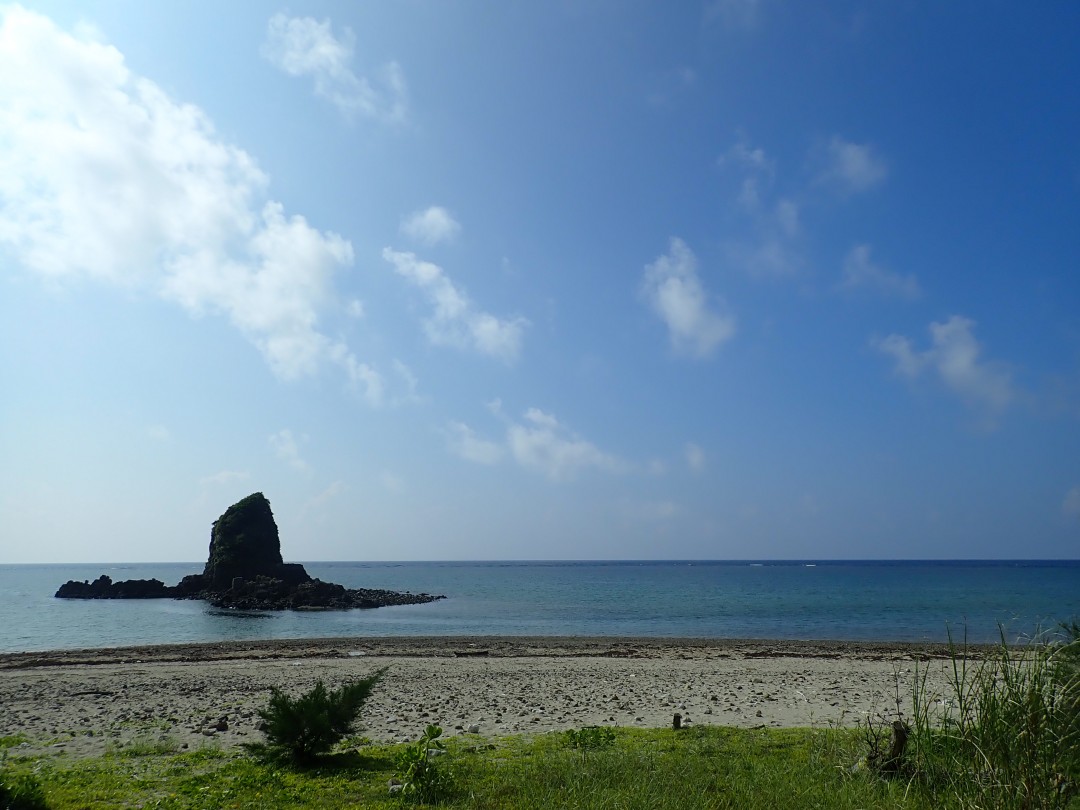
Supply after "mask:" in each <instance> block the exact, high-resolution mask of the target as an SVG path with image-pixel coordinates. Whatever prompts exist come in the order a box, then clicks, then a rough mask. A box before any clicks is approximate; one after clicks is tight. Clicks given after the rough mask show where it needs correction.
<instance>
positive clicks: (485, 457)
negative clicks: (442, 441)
mask: <svg viewBox="0 0 1080 810" xmlns="http://www.w3.org/2000/svg"><path fill="white" fill-rule="evenodd" d="M445 433H446V446H447V449H449V450H450V452H451V453H453V454H454V455H455V456H457V457H458V458H462V459H464V460H465V461H472V462H474V463H475V464H487V465H491V464H498V463H499V462H500V461H502V459H503V457H504V456H505V455H506V451H505V448H504V447H503V446H502V445H501V444H499V443H498V442H493V441H490V440H488V439H484V438H481V437H480V436H477V435H476V432H475V431H474V430H473V429H472V428H470V427H469V426H468V425H466V424H464V423H463V422H451V423H450V424H449V425H447V426H446V432H445Z"/></svg>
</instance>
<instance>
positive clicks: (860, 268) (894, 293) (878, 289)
mask: <svg viewBox="0 0 1080 810" xmlns="http://www.w3.org/2000/svg"><path fill="white" fill-rule="evenodd" d="M839 288H840V289H841V290H845V291H849V292H850V291H855V290H867V291H869V292H874V293H877V294H878V295H883V296H888V297H892V298H902V299H905V300H908V301H913V300H915V299H916V298H918V297H919V296H920V295H922V289H921V288H920V287H919V280H918V279H917V278H915V276H914V275H913V274H910V273H909V274H908V275H901V274H899V273H894V272H893V271H892V270H889V269H888V268H885V267H882V266H881V265H880V264H876V263H875V262H873V261H871V259H870V246H869V245H856V246H855V247H853V248H852V249H851V250H850V251H848V255H847V257H846V258H845V259H844V278H843V280H842V281H841V282H840V285H839Z"/></svg>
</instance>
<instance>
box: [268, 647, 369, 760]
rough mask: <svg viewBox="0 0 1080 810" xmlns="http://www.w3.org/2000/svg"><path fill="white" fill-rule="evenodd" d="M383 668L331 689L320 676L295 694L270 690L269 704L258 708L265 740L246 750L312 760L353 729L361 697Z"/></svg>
mask: <svg viewBox="0 0 1080 810" xmlns="http://www.w3.org/2000/svg"><path fill="white" fill-rule="evenodd" d="M385 671H386V670H385V669H381V670H379V671H378V672H376V673H374V674H373V675H370V676H368V677H367V678H361V679H360V680H358V681H354V682H353V683H348V684H345V685H344V686H342V687H340V688H338V689H334V690H328V689H327V688H326V685H325V684H323V682H322V681H321V680H320V681H317V682H316V683H315V687H314V688H313V689H312V690H311V691H310V692H306V693H305V694H303V695H301V696H300V697H298V698H291V697H289V696H288V695H286V694H285V693H284V692H282V691H281V690H279V689H274V690H272V693H271V696H270V705H269V706H267V707H266V708H265V709H262V710H260V711H259V717H260V718H262V721H263V724H262V730H263V733H264V734H266V739H267V744H266V745H254V746H249V750H252V751H253V752H254V753H256V754H259V755H263V756H265V757H267V758H271V759H285V760H289V761H291V762H293V763H295V764H300V765H306V764H310V763H312V762H313V761H314V760H315V759H316V758H317V757H319V756H320V755H322V754H325V753H327V752H329V751H330V749H331V748H333V747H334V746H335V745H337V743H339V742H340V741H341V740H342V739H343V738H344V737H345V736H346V735H348V734H351V733H352V732H353V729H354V726H355V724H356V720H357V718H358V717H359V715H360V709H361V708H362V707H363V705H364V701H366V700H367V699H368V696H369V695H371V692H372V690H373V689H374V687H375V684H377V683H378V682H379V680H380V679H381V678H382V676H383V673H384V672H385Z"/></svg>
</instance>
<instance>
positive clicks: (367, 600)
mask: <svg viewBox="0 0 1080 810" xmlns="http://www.w3.org/2000/svg"><path fill="white" fill-rule="evenodd" d="M56 596H57V598H60V599H157V598H162V597H174V598H176V599H205V600H206V601H208V602H209V603H210V604H211V605H213V606H214V607H218V608H224V609H228V610H238V611H241V610H243V611H251V610H349V609H351V608H376V607H385V606H387V605H416V604H423V603H426V602H434V601H436V600H437V599H444V598H445V597H443V596H432V595H431V594H426V593H422V594H412V593H398V592H397V591H384V590H378V589H371V588H359V589H355V590H351V589H348V588H345V587H344V586H342V585H336V584H334V583H332V582H323V581H322V580H319V579H312V578H311V576H309V575H308V572H307V571H306V570H304V566H302V565H300V564H299V563H286V562H284V561H283V560H282V557H281V540H280V538H279V537H278V528H277V523H276V522H275V521H274V513H273V512H272V511H271V510H270V502H269V501H268V500H267V499H266V498H265V496H263V494H262V493H261V492H256V493H254V494H253V495H249V496H248V497H246V498H244V499H243V500H242V501H239V502H238V503H235V504H233V505H232V506H230V507H229V508H228V509H227V510H225V514H223V515H222V516H221V517H219V518H218V519H217V520H215V521H214V524H213V528H212V529H211V531H210V555H209V558H208V559H207V561H206V566H205V568H204V569H203V572H202V573H201V574H191V575H189V576H186V577H184V578H183V579H182V580H180V582H179V583H178V584H177V585H175V586H173V587H168V586H166V585H165V584H164V583H163V582H161V581H160V580H156V579H145V580H143V579H138V580H127V581H124V582H113V581H112V579H110V578H109V577H107V576H105V575H104V574H103V575H102V576H100V577H98V578H97V579H96V580H94V581H93V582H75V581H71V582H67V583H65V584H64V585H61V586H60V589H59V590H58V591H57V592H56Z"/></svg>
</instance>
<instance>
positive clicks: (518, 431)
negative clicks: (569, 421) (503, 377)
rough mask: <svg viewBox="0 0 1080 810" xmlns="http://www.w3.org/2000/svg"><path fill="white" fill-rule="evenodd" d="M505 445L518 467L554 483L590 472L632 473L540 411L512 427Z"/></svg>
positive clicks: (620, 462) (619, 462)
mask: <svg viewBox="0 0 1080 810" xmlns="http://www.w3.org/2000/svg"><path fill="white" fill-rule="evenodd" d="M506 441H507V445H508V446H509V448H510V454H511V456H512V457H513V458H514V460H515V461H516V462H517V463H518V464H520V465H521V466H522V467H525V468H526V469H530V470H536V471H537V472H541V473H543V474H545V475H546V476H547V477H548V478H550V479H551V480H553V481H567V480H571V479H573V478H574V477H575V476H576V475H577V474H578V473H579V472H580V471H582V470H585V469H590V468H591V469H597V470H602V471H604V472H625V471H626V470H627V469H629V465H627V464H626V463H625V462H623V461H621V460H620V459H618V458H616V457H615V456H612V455H610V454H608V453H605V452H604V451H602V450H600V449H599V448H598V447H596V445H594V444H592V443H591V442H588V441H586V440H585V439H583V438H581V437H580V436H577V435H576V434H574V433H572V432H571V431H569V430H567V429H566V428H565V427H563V426H562V425H561V424H559V421H558V420H557V419H556V418H555V417H554V416H552V415H550V414H547V413H544V412H543V411H541V410H539V409H537V408H529V409H528V410H527V411H526V412H525V418H524V421H523V422H518V423H512V424H511V425H510V426H509V428H508V430H507V434H506Z"/></svg>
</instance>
